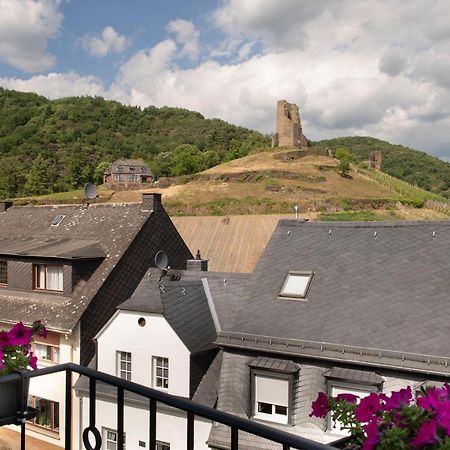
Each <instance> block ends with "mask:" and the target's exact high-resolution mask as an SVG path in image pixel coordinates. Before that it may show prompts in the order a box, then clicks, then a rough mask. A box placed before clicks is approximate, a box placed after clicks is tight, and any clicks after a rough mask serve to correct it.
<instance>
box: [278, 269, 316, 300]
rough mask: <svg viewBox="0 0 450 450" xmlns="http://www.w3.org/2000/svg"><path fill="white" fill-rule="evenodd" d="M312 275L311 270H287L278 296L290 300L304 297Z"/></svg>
mask: <svg viewBox="0 0 450 450" xmlns="http://www.w3.org/2000/svg"><path fill="white" fill-rule="evenodd" d="M313 275H314V273H313V272H296V271H289V273H288V274H287V276H286V278H285V280H284V283H283V287H282V288H281V291H280V293H279V297H280V298H283V299H291V300H297V299H305V298H306V294H307V293H308V289H309V286H310V285H311V281H312V278H313Z"/></svg>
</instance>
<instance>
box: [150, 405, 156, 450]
mask: <svg viewBox="0 0 450 450" xmlns="http://www.w3.org/2000/svg"><path fill="white" fill-rule="evenodd" d="M149 427H150V429H149V436H150V438H149V439H150V442H149V449H150V450H156V400H155V399H154V398H151V399H150V423H149Z"/></svg>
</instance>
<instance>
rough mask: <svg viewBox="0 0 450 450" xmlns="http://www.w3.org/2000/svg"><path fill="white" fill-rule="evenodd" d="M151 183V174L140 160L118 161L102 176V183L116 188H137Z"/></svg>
mask: <svg viewBox="0 0 450 450" xmlns="http://www.w3.org/2000/svg"><path fill="white" fill-rule="evenodd" d="M152 181H153V173H152V171H151V169H150V167H149V166H148V165H147V164H145V162H144V161H142V159H118V160H117V161H114V162H113V163H112V164H111V165H110V166H109V167H108V168H107V169H106V170H105V173H104V174H103V183H104V184H107V185H109V186H114V187H116V188H120V187H122V188H126V189H128V188H131V187H139V186H140V185H142V184H144V185H145V184H147V183H151V182H152Z"/></svg>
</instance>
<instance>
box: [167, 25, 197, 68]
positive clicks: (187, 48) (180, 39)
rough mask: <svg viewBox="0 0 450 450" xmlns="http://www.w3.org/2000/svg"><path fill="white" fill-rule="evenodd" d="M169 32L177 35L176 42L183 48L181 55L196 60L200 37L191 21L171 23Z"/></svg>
mask: <svg viewBox="0 0 450 450" xmlns="http://www.w3.org/2000/svg"><path fill="white" fill-rule="evenodd" d="M166 29H167V31H168V32H169V33H173V34H174V35H175V42H176V43H177V44H178V45H180V46H181V55H186V56H189V57H190V58H191V59H196V58H197V57H198V52H199V41H198V39H199V35H200V33H199V32H198V31H197V30H196V29H195V27H194V24H193V23H192V22H190V21H187V20H183V19H177V20H173V21H171V22H169V24H168V25H167V28H166Z"/></svg>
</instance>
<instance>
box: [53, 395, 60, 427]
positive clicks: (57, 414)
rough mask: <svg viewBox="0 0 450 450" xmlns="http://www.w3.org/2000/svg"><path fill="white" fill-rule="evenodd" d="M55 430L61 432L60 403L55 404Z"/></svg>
mask: <svg viewBox="0 0 450 450" xmlns="http://www.w3.org/2000/svg"><path fill="white" fill-rule="evenodd" d="M53 429H54V430H55V431H59V403H58V402H53Z"/></svg>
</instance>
